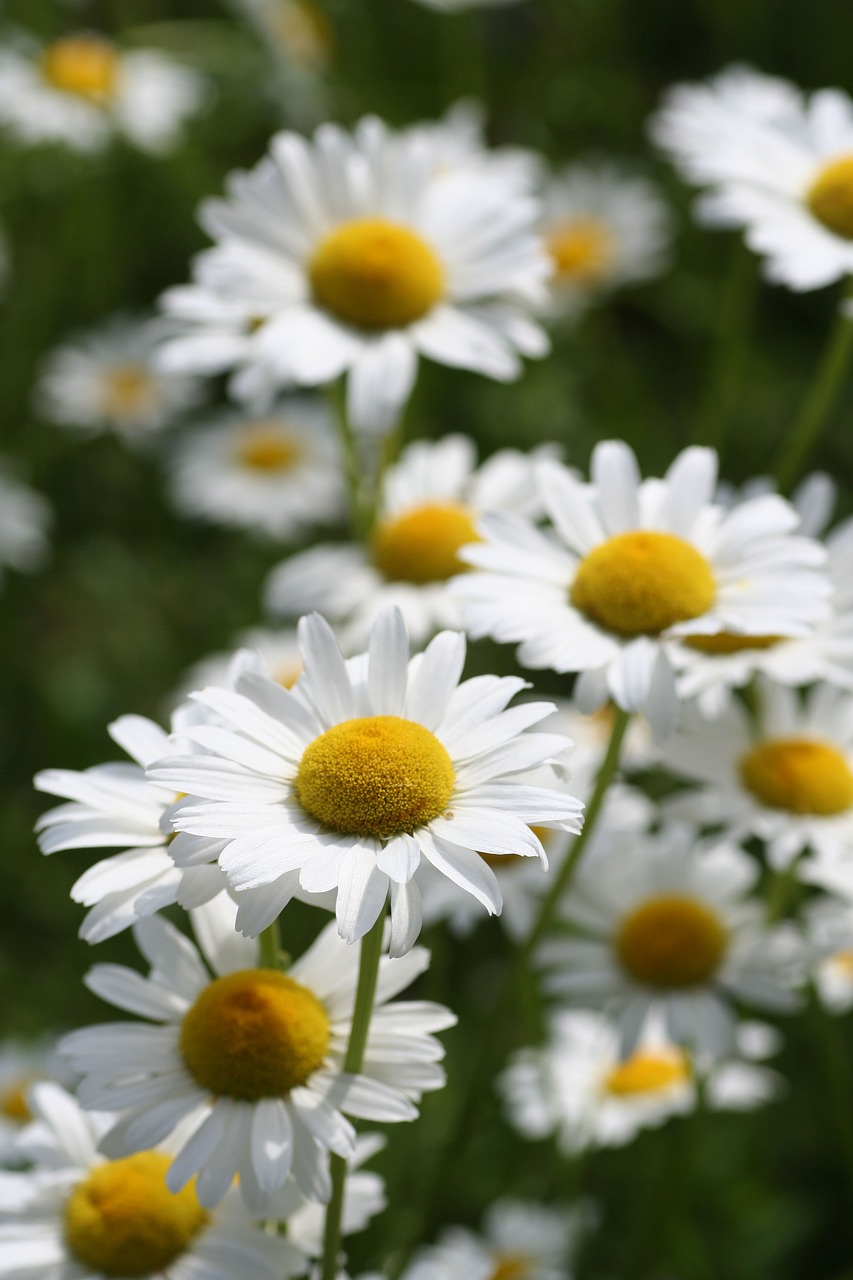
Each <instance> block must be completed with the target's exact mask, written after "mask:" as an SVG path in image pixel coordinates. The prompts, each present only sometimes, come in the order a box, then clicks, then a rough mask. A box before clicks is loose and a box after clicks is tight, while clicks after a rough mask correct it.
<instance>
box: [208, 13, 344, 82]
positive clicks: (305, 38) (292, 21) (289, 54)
mask: <svg viewBox="0 0 853 1280" xmlns="http://www.w3.org/2000/svg"><path fill="white" fill-rule="evenodd" d="M232 3H233V7H234V8H235V9H236V10H237V11H238V12H240V13H242V14H244V15H245V17H247V18H248V19H249V21H250V22H252V23H253V24H254V25H255V26H256V27H257V28H258V30H259V31H260V32H261V34H262V35H263V36H264V37H265V38H266V39H267V40H269V42H270V44H272V45H273V46H274V47H275V48H276V50H278V51H279V52H280V53H281V54H282V56H283V57H284V58H285V59H286V60H287V61H288V62H292V63H294V64H295V65H296V66H298V67H301V68H304V69H307V70H310V71H322V70H323V68H324V67H326V66H327V65H328V63H329V62H330V60H331V58H332V54H333V52H334V34H333V31H332V27H331V24H330V22H329V20H328V18H327V17H326V15H325V13H324V12H323V10H322V9H321V8H320V7H319V5H316V4H312V3H311V0H232Z"/></svg>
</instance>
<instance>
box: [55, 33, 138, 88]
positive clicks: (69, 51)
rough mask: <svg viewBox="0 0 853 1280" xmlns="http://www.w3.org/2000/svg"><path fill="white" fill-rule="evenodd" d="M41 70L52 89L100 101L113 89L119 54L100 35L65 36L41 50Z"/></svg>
mask: <svg viewBox="0 0 853 1280" xmlns="http://www.w3.org/2000/svg"><path fill="white" fill-rule="evenodd" d="M41 70H42V75H43V76H44V78H45V80H47V81H48V83H49V84H51V85H52V86H53V87H54V89H60V90H61V91H62V92H63V93H73V94H76V95H77V97H79V98H88V99H89V100H90V101H92V102H104V101H106V100H107V99H108V98H110V97H112V95H113V92H114V91H115V87H116V81H117V79H118V72H119V55H118V52H117V50H116V49H115V48H114V47H113V45H111V44H110V43H109V41H107V40H102V39H101V38H100V36H92V35H82V36H66V37H65V38H64V39H62V40H56V41H54V43H53V44H50V45H48V46H47V48H46V49H45V50H44V52H43V53H42V55H41Z"/></svg>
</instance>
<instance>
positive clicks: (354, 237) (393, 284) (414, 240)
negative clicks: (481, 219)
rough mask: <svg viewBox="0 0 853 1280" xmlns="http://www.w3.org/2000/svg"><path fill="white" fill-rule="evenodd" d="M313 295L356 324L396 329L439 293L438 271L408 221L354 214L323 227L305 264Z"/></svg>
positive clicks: (416, 316) (411, 320) (441, 281)
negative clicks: (352, 217) (323, 233)
mask: <svg viewBox="0 0 853 1280" xmlns="http://www.w3.org/2000/svg"><path fill="white" fill-rule="evenodd" d="M308 278H309V280H310V283H311V291H312V294H313V296H314V301H315V303H316V304H317V305H318V306H319V307H323V308H324V309H325V310H326V311H330V312H331V313H332V315H334V316H337V318H338V319H339V320H343V321H344V322H345V323H346V324H352V325H355V326H356V327H357V328H359V329H401V328H404V327H405V326H406V325H409V324H413V323H414V322H415V320H420V318H421V316H424V315H426V313H427V312H428V311H430V310H431V309H432V307H434V306H435V304H436V303H437V302H438V301H439V299H440V298H441V297H442V295H443V293H444V271H443V269H442V266H441V263H440V262H439V260H438V258H437V257H436V255H435V253H434V251H433V250H432V249H431V248H430V246H429V245H428V244H427V243H426V241H425V240H423V239H422V238H421V237H420V236H419V235H417V234H416V233H415V232H414V231H410V230H409V228H408V227H404V226H400V225H399V224H398V223H396V222H388V221H386V220H385V219H384V218H358V219H356V220H355V221H353V222H345V223H343V224H342V226H340V227H338V228H337V229H336V230H334V231H331V232H329V234H328V235H327V236H326V237H325V239H324V240H321V241H320V244H319V245H318V246H317V248H316V249H315V250H314V255H313V257H312V258H311V261H310V263H309V264H308Z"/></svg>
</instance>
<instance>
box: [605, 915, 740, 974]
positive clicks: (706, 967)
mask: <svg viewBox="0 0 853 1280" xmlns="http://www.w3.org/2000/svg"><path fill="white" fill-rule="evenodd" d="M727 945H728V933H727V932H726V929H725V926H724V925H723V924H722V922H721V921H720V920H719V918H718V917H717V916H716V915H715V914H714V912H713V911H711V910H709V908H708V907H706V906H705V905H704V903H702V902H698V901H697V900H696V899H695V898H687V897H682V896H681V895H679V894H667V895H662V896H661V897H658V898H649V899H647V901H645V902H643V903H641V904H640V905H639V906H638V907H635V908H634V910H633V911H631V912H629V914H628V915H627V916H625V918H624V919H623V920H622V921H621V923H620V925H619V928H618V930H617V932H616V936H615V938H614V947H615V950H616V955H617V957H618V959H619V962H620V964H621V965H622V967H623V969H625V971H626V972H627V973H628V974H630V976H631V977H632V978H634V979H635V981H637V982H640V983H643V984H645V985H646V986H650V987H662V988H664V987H674V988H680V987H696V986H700V985H701V984H702V983H705V982H708V981H709V979H711V978H713V976H714V974H715V973H716V972H717V970H718V969H719V967H720V964H721V963H722V960H723V957H724V955H725V953H726V947H727Z"/></svg>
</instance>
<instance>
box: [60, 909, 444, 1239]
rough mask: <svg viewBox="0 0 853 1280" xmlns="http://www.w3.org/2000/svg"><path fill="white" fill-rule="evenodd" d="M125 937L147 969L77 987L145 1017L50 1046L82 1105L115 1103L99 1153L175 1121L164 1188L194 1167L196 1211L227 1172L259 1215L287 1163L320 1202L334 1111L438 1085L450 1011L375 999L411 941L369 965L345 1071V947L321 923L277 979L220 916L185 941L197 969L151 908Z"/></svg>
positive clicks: (370, 1106)
mask: <svg viewBox="0 0 853 1280" xmlns="http://www.w3.org/2000/svg"><path fill="white" fill-rule="evenodd" d="M211 926H212V927H211ZM135 937H136V940H137V942H138V944H139V947H140V949H141V950H142V951H143V953H144V954H145V956H146V958H147V959H148V960H149V962H150V964H151V966H152V968H151V972H150V974H149V976H148V977H147V978H141V977H140V976H139V974H138V973H136V972H135V971H134V970H131V969H125V968H122V967H120V966H117V965H96V966H95V968H94V969H92V970H91V971H90V973H89V974H88V976H87V979H86V982H87V985H88V986H89V987H90V988H91V989H92V990H93V991H94V992H96V994H98V995H100V996H101V997H102V998H103V999H105V1000H108V1001H110V1002H111V1003H112V1004H115V1005H117V1006H118V1007H119V1008H121V1009H126V1010H127V1011H128V1012H130V1013H135V1014H139V1015H141V1016H142V1017H144V1018H147V1019H148V1020H149V1021H150V1022H152V1023H155V1024H156V1025H145V1024H138V1023H137V1024H133V1023H110V1024H104V1025H102V1026H98V1027H89V1028H86V1029H85V1030H83V1031H76V1032H72V1033H71V1035H69V1036H66V1037H65V1038H64V1040H63V1041H62V1042H61V1050H62V1052H64V1053H65V1054H67V1056H68V1057H69V1059H70V1060H71V1062H72V1064H73V1065H74V1066H75V1068H76V1069H77V1070H79V1071H80V1072H81V1073H82V1074H83V1076H84V1079H83V1082H82V1084H81V1086H80V1098H81V1100H82V1102H83V1104H84V1105H85V1106H87V1107H89V1108H92V1109H95V1110H110V1111H121V1112H122V1113H123V1114H122V1117H121V1119H120V1120H119V1121H118V1122H117V1123H116V1124H115V1125H114V1126H113V1127H112V1129H111V1130H110V1132H109V1134H108V1135H107V1136H106V1137H105V1138H104V1140H103V1143H102V1149H103V1150H104V1151H106V1152H107V1153H108V1154H126V1153H127V1152H129V1151H138V1150H140V1149H143V1148H145V1147H149V1146H152V1145H154V1144H156V1143H159V1142H162V1141H164V1140H165V1139H166V1138H167V1137H169V1135H172V1134H173V1133H174V1131H175V1129H176V1128H177V1127H178V1126H181V1135H180V1142H179V1143H178V1141H176V1143H175V1145H176V1147H177V1146H178V1145H179V1146H180V1149H179V1150H177V1153H176V1157H175V1160H174V1162H173V1164H172V1165H171V1167H170V1169H169V1172H168V1175H167V1182H168V1185H169V1187H170V1188H171V1189H172V1190H173V1191H177V1190H179V1189H180V1188H181V1187H183V1186H185V1185H186V1184H187V1182H189V1180H190V1179H191V1178H192V1177H194V1176H195V1175H198V1178H197V1191H198V1197H199V1200H200V1201H201V1203H202V1204H203V1205H205V1206H206V1207H209V1206H214V1205H216V1204H218V1203H219V1202H220V1200H221V1199H222V1197H223V1196H224V1195H225V1193H226V1192H227V1190H228V1188H229V1187H230V1186H231V1184H232V1182H233V1180H234V1177H235V1175H237V1176H238V1177H239V1182H240V1192H241V1194H242V1196H243V1199H244V1200H245V1202H246V1204H247V1206H248V1207H249V1209H250V1210H251V1211H252V1212H253V1213H255V1214H259V1215H260V1214H266V1213H267V1211H268V1210H269V1208H270V1206H271V1203H272V1197H274V1196H275V1195H276V1194H277V1193H278V1192H280V1191H281V1190H282V1188H283V1187H284V1185H285V1182H286V1180H287V1178H288V1175H289V1174H291V1173H292V1175H293V1178H294V1179H295V1181H296V1183H297V1185H298V1186H299V1189H300V1190H301V1191H302V1193H303V1194H304V1195H305V1196H307V1197H308V1199H311V1200H321V1201H325V1200H327V1199H328V1198H329V1194H330V1189H331V1187H330V1181H329V1170H328V1153H329V1152H330V1151H334V1152H336V1153H337V1154H338V1155H341V1156H343V1157H345V1158H347V1157H350V1156H352V1155H353V1153H354V1151H355V1130H354V1129H353V1127H352V1125H351V1124H350V1123H349V1121H348V1120H346V1119H345V1116H344V1113H346V1114H347V1115H351V1116H359V1117H361V1118H363V1119H368V1120H376V1121H381V1122H394V1121H403V1120H412V1119H414V1118H415V1116H416V1115H417V1108H416V1106H415V1105H414V1104H415V1102H416V1101H418V1100H419V1099H420V1097H421V1095H422V1094H423V1093H424V1092H425V1091H427V1090H431V1089H440V1088H441V1086H442V1085H443V1084H444V1071H443V1069H442V1068H441V1066H440V1065H439V1060H440V1059H441V1058H442V1057H443V1049H442V1047H441V1045H440V1044H439V1043H438V1041H437V1040H436V1039H435V1038H434V1037H433V1035H432V1032H434V1031H441V1030H443V1029H445V1028H447V1027H450V1026H453V1024H454V1023H455V1021H456V1018H455V1017H454V1015H453V1014H452V1013H451V1012H450V1011H449V1010H448V1009H445V1008H444V1007H443V1006H442V1005H437V1004H430V1003H427V1002H424V1001H414V1002H412V1001H402V1002H399V1003H397V1004H389V1003H388V1001H390V1000H391V998H392V997H393V996H395V995H397V994H398V993H399V992H400V991H402V990H403V989H404V988H405V987H407V986H408V985H409V984H410V983H411V982H412V981H414V979H415V978H416V977H418V975H419V974H421V973H423V971H424V970H425V969H426V967H427V965H428V963H429V954H428V952H426V951H424V950H423V949H422V948H417V949H416V950H414V951H412V952H410V953H409V955H408V956H406V957H404V958H402V959H400V960H389V959H387V958H386V959H382V960H381V961H380V968H379V985H378V990H377V999H376V1006H375V1008H374V1012H373V1016H372V1018H371V1022H370V1032H369V1034H368V1039H367V1048H366V1051H365V1057H364V1064H363V1066H362V1069H361V1073H360V1074H358V1075H351V1074H348V1073H345V1072H344V1071H343V1069H342V1064H343V1060H344V1055H345V1052H346V1048H347V1043H348V1041H349V1035H350V1030H351V1025H352V1013H353V1008H354V1004H355V992H356V983H357V978H358V964H359V949H358V948H352V947H348V946H347V945H346V943H344V942H342V941H341V939H340V938H338V936H337V934H336V932H335V928H334V925H333V924H330V925H328V926H327V927H326V928H325V929H324V930H323V931H322V933H321V934H320V936H319V937H318V939H317V940H316V941H315V942H314V944H313V945H312V946H311V947H310V948H309V950H308V951H307V952H305V954H304V955H303V956H301V957H300V959H299V960H297V961H296V962H295V963H293V964H292V965H291V966H290V968H289V969H288V970H287V972H286V973H282V972H281V971H280V970H278V969H262V968H261V969H259V968H252V967H249V966H251V965H252V964H254V963H255V962H256V947H255V944H253V943H251V942H248V941H247V940H246V939H244V938H240V936H239V935H238V934H236V933H235V932H234V929H233V917H232V918H231V922H230V923H229V920H228V919H227V918H226V917H225V916H224V915H223V916H222V917H221V918H220V919H219V921H217V919H216V918H215V917H210V916H209V917H208V927H207V928H206V929H205V931H204V932H203V933H202V934H201V935H200V936H199V942H200V944H201V945H202V946H203V949H204V953H205V956H206V958H207V960H208V963H209V964H210V968H211V970H212V971H213V974H214V975H215V976H214V977H213V978H211V976H210V973H209V972H208V969H207V967H206V966H205V964H204V962H203V960H202V957H201V955H200V954H199V952H198V951H197V950H196V948H195V947H194V946H193V944H192V943H191V942H190V941H189V939H188V938H186V937H185V936H184V935H183V934H181V933H179V932H178V931H177V929H175V928H174V927H173V926H172V925H170V924H168V923H167V922H166V921H164V920H163V919H161V918H160V917H159V916H155V917H152V918H151V919H149V920H144V921H142V922H140V923H139V924H138V925H136V926H135ZM238 1030H239V1034H238Z"/></svg>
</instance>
